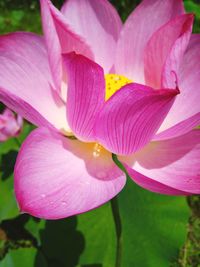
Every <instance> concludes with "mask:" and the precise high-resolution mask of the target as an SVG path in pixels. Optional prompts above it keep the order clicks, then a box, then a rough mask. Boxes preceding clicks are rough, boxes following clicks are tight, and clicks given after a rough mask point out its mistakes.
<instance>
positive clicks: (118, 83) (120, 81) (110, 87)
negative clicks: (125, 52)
mask: <svg viewBox="0 0 200 267" xmlns="http://www.w3.org/2000/svg"><path fill="white" fill-rule="evenodd" d="M105 80H106V95H105V99H106V100H108V99H109V98H110V97H111V96H112V95H113V94H114V93H115V92H116V91H118V90H119V89H120V88H121V87H122V86H124V85H126V84H129V83H132V82H133V81H131V80H129V79H128V78H126V77H125V76H122V75H118V74H106V75H105Z"/></svg>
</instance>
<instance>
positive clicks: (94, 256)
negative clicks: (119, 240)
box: [78, 203, 116, 267]
mask: <svg viewBox="0 0 200 267" xmlns="http://www.w3.org/2000/svg"><path fill="white" fill-rule="evenodd" d="M78 230H79V231H80V232H81V233H82V234H83V235H84V239H85V241H84V243H85V245H84V251H83V253H82V254H81V256H80V260H79V264H80V265H81V266H85V267H86V266H88V267H89V266H91V267H92V266H94V267H102V266H103V267H110V266H114V262H115V249H116V236H115V226H114V222H113V218H112V212H111V207H110V203H107V204H105V205H103V206H102V207H100V208H98V209H96V210H93V211H90V212H88V213H84V214H81V215H79V216H78Z"/></svg>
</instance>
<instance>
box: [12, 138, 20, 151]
mask: <svg viewBox="0 0 200 267" xmlns="http://www.w3.org/2000/svg"><path fill="white" fill-rule="evenodd" d="M13 139H14V140H15V143H16V145H17V146H18V148H20V147H21V143H20V142H19V140H18V139H17V138H16V137H14V138H13Z"/></svg>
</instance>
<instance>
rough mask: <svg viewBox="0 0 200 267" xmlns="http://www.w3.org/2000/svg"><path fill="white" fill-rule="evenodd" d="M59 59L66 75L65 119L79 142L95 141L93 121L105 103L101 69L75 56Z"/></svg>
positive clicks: (70, 55)
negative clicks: (67, 77) (61, 60)
mask: <svg viewBox="0 0 200 267" xmlns="http://www.w3.org/2000/svg"><path fill="white" fill-rule="evenodd" d="M63 57H64V63H65V65H66V68H67V72H68V74H69V80H68V92H67V118H68V122H69V125H70V128H71V129H72V131H73V133H74V134H75V136H76V137H78V138H79V139H80V140H83V141H95V137H94V133H93V127H94V123H95V118H96V116H97V114H98V113H99V111H100V109H101V108H102V106H103V104H104V102H105V79H104V75H103V69H102V68H101V67H100V66H99V65H97V64H96V63H94V62H92V61H90V60H89V59H87V58H86V57H84V56H81V55H76V54H75V53H70V54H68V55H65V56H63Z"/></svg>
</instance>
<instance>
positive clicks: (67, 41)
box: [40, 0, 93, 91]
mask: <svg viewBox="0 0 200 267" xmlns="http://www.w3.org/2000/svg"><path fill="white" fill-rule="evenodd" d="M40 5H41V13H42V24H43V31H44V35H45V40H46V46H47V50H48V56H49V62H50V67H51V72H52V75H53V78H54V82H55V86H56V89H57V90H58V91H60V89H61V88H60V87H61V80H62V78H63V71H62V58H61V54H62V53H68V52H72V51H75V52H77V53H81V54H83V55H85V56H87V57H89V58H93V54H92V52H91V49H90V47H89V46H88V45H87V44H86V42H85V40H83V39H82V38H81V37H80V36H78V35H77V34H75V33H74V32H73V31H72V30H71V29H70V27H69V25H68V23H67V20H66V19H65V17H64V15H62V13H61V12H60V11H59V10H57V9H56V8H55V7H54V6H53V5H52V3H51V1H50V0H40Z"/></svg>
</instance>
